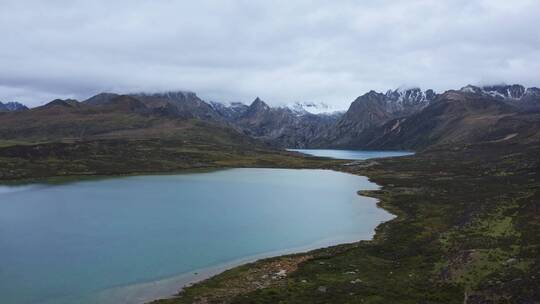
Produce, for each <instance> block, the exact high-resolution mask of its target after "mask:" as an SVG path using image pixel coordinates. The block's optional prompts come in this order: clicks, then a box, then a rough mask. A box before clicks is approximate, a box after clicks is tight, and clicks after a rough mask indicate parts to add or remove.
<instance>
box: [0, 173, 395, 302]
mask: <svg viewBox="0 0 540 304" xmlns="http://www.w3.org/2000/svg"><path fill="white" fill-rule="evenodd" d="M377 188H378V187H377V185H375V184H373V183H371V182H369V181H368V180H367V178H365V177H361V176H355V175H351V174H345V173H340V172H335V171H327V170H288V169H230V170H220V171H213V172H202V173H185V174H176V175H150V176H133V177H118V178H106V179H95V180H86V181H78V182H71V183H64V184H30V185H25V186H0V248H1V250H0V295H1V296H0V297H1V300H2V302H3V303H18V304H26V303H55V304H61V303H97V302H99V303H140V302H144V301H147V300H150V299H153V298H156V297H163V296H168V295H171V294H173V293H174V292H175V291H177V290H178V289H179V287H180V286H181V285H179V284H185V283H186V282H189V281H190V280H193V279H197V278H201V276H205V275H210V274H213V273H215V272H217V271H220V270H223V269H225V268H227V267H230V266H231V265H235V264H238V263H241V262H245V261H251V260H254V259H256V258H260V257H266V256H270V255H278V254H283V253H288V252H295V251H300V250H308V249H313V248H319V247H323V246H328V245H333V244H337V243H343V242H352V241H357V240H361V239H370V238H371V237H372V235H373V233H374V228H375V227H376V226H377V225H378V224H379V223H381V222H383V221H387V220H389V219H391V218H392V217H393V216H392V215H390V214H389V213H387V212H386V211H384V210H382V209H380V208H377V207H376V200H375V199H373V198H368V197H362V196H359V195H357V191H358V190H361V189H377ZM195 272H197V274H195ZM198 276H199V277H198Z"/></svg>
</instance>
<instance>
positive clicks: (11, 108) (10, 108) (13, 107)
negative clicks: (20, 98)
mask: <svg viewBox="0 0 540 304" xmlns="http://www.w3.org/2000/svg"><path fill="white" fill-rule="evenodd" d="M24 110H28V107H27V106H25V105H23V104H22V103H19V102H14V101H10V102H6V103H2V102H0V112H2V111H4V112H16V111H24Z"/></svg>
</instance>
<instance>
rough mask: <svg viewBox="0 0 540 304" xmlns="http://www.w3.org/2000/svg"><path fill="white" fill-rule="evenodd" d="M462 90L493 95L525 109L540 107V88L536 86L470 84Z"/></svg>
mask: <svg viewBox="0 0 540 304" xmlns="http://www.w3.org/2000/svg"><path fill="white" fill-rule="evenodd" d="M460 91H462V92H467V93H475V94H480V95H484V96H489V97H493V98H495V99H498V100H502V101H505V102H506V103H509V104H512V105H514V106H518V107H520V108H524V109H533V108H540V89H539V88H535V87H531V88H525V87H524V86H522V85H520V84H512V85H505V84H502V85H490V86H482V87H477V86H473V85H468V86H465V87H463V88H461V89H460Z"/></svg>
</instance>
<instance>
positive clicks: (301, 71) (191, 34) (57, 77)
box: [0, 0, 540, 108]
mask: <svg viewBox="0 0 540 304" xmlns="http://www.w3.org/2000/svg"><path fill="white" fill-rule="evenodd" d="M537 28H540V2H538V1H527V0H516V1H511V2H508V1H499V0H496V1H495V0H489V1H488V0H473V1H465V0H455V1H428V0H409V1H401V0H398V1H384V0H383V1H353V0H351V1H323V0H320V1H307V0H306V1H304V0H299V1H279V0H278V1H246V0H242V1H240V0H239V1H209V0H199V1H196V2H193V1H172V0H164V1H149V0H144V1H143V0H140V1H127V0H119V1H104V0H96V1H82V0H79V1H77V0H74V1H60V0H53V1H38V0H27V1H15V0H3V1H2V2H1V3H0V37H2V47H0V100H20V101H23V102H26V103H28V104H30V105H39V104H43V103H45V102H47V101H48V100H50V99H53V98H57V97H64V98H66V97H72V98H78V99H83V98H86V97H89V96H91V95H93V94H95V93H98V92H101V91H115V92H133V91H162V90H177V89H185V90H192V91H195V92H197V93H198V94H199V95H200V96H201V97H203V98H205V99H212V100H221V101H244V102H249V101H251V100H252V99H253V98H254V97H255V96H261V97H262V98H263V99H265V100H267V101H269V102H270V103H273V104H281V103H285V102H291V101H299V100H302V101H323V102H326V103H330V104H334V105H335V106H337V107H343V108H345V107H346V106H347V105H348V104H349V103H350V102H351V101H352V100H353V99H354V98H355V97H356V96H358V95H360V94H362V93H364V92H365V91H367V90H370V89H376V90H387V89H390V88H395V87H399V86H403V85H407V86H411V85H417V86H421V87H423V88H434V89H436V90H438V91H442V90H445V89H449V88H456V87H461V86H463V85H465V84H467V83H473V84H480V83H491V82H497V83H501V82H507V83H523V84H524V85H528V86H538V85H539V83H538V81H539V78H538V71H539V70H540V63H539V59H540V35H538V34H537V32H536V31H537V30H536V29H537Z"/></svg>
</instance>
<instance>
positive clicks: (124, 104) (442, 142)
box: [0, 85, 540, 304]
mask: <svg viewBox="0 0 540 304" xmlns="http://www.w3.org/2000/svg"><path fill="white" fill-rule="evenodd" d="M539 96H540V95H539V94H538V89H536V88H524V87H523V86H519V85H512V86H489V87H474V86H466V87H463V88H461V89H459V90H449V91H446V92H442V93H435V92H434V91H432V90H426V91H422V90H420V89H405V90H403V89H399V90H393V91H392V90H391V91H388V92H387V93H377V92H375V91H371V92H368V93H366V94H364V95H361V96H360V97H358V98H357V99H356V100H354V101H353V103H352V104H351V106H350V108H349V109H348V111H346V112H344V113H343V112H324V111H322V112H321V111H313V109H310V110H311V111H312V112H313V113H312V112H309V111H307V110H306V111H304V110H302V109H301V108H299V107H297V106H296V107H285V106H283V107H271V106H269V105H268V104H266V103H265V102H264V101H263V100H261V99H260V98H256V99H255V100H254V101H253V102H252V103H251V104H250V105H244V104H239V103H231V104H219V103H214V102H206V101H204V100H202V99H200V98H199V97H198V96H197V95H196V94H195V93H190V92H169V93H152V94H150V93H144V94H142V93H141V94H127V95H120V94H113V93H102V94H98V95H96V96H94V97H91V98H90V99H87V100H85V101H82V102H80V101H76V100H54V101H51V102H49V103H47V104H45V105H43V106H40V107H35V108H31V109H28V108H25V107H24V106H17V107H15V106H13V104H10V105H11V106H9V107H6V106H4V107H2V108H0V111H1V112H0V125H1V126H2V127H1V128H0V180H2V182H3V183H4V184H10V185H16V184H25V183H28V182H36V181H39V182H43V181H47V182H54V183H62V182H66V181H71V180H74V179H75V180H78V179H82V178H84V179H86V178H89V177H91V178H94V177H100V176H121V175H142V174H156V173H163V172H167V173H178V172H187V171H190V170H213V169H223V168H289V169H300V168H304V169H307V168H309V169H331V170H335V171H340V172H346V173H352V174H356V175H361V176H367V177H368V178H370V180H372V181H373V182H375V183H377V184H378V185H380V186H382V188H381V189H380V190H370V191H361V194H362V195H367V196H371V197H374V198H376V199H378V200H379V206H381V207H382V208H384V209H386V210H387V211H389V212H391V213H392V214H394V215H396V216H397V218H395V219H393V220H391V221H389V222H385V223H383V224H381V225H379V226H378V227H377V229H376V234H375V236H374V238H373V240H371V241H367V240H366V241H360V242H354V243H350V244H344V245H337V246H332V247H328V248H323V249H317V250H314V251H310V252H307V253H298V254H293V255H286V256H279V257H274V258H269V259H263V260H260V261H257V262H253V263H250V264H246V265H242V266H238V267H235V268H232V269H230V270H227V271H225V272H223V273H221V274H219V275H217V276H214V277H212V278H210V279H208V280H204V281H202V282H200V283H197V284H194V285H193V286H190V287H187V288H185V289H183V290H182V291H181V293H180V294H179V295H178V296H175V297H172V298H170V299H164V300H159V301H157V302H156V303H276V302H287V303H307V302H309V303H328V302H332V301H335V302H343V303H345V302H355V303H356V302H358V303H362V302H364V303H389V302H400V303H419V302H424V303H463V302H464V301H465V302H466V303H469V304H471V303H473V304H475V303H478V304H480V303H497V302H505V301H506V302H509V303H533V302H534V301H537V300H538V299H539V292H540V291H539V290H538V288H537V287H538V286H540V282H539V281H538V280H539V278H540V268H539V267H540V265H539V261H538V258H537V257H538V255H539V252H538V250H539V246H540V240H539V239H538V235H540V231H539V230H538V229H539V226H538V223H539V222H540V219H539V218H538V214H540V213H539V212H538V202H539V201H540V200H539V199H538V195H539V192H538V191H539V189H538V188H539V185H540V181H539V178H540V177H539V172H540V159H539V157H538V155H539V151H540V144H539V143H540V110H539V104H540V99H539ZM2 105H4V104H2ZM285 148H288V149H303V148H316V149H336V148H339V149H352V150H358V149H366V150H408V151H414V152H415V153H414V155H409V156H403V157H395V158H377V159H367V160H353V161H351V160H347V159H331V158H325V157H318V156H306V155H303V154H300V153H296V152H294V151H287V150H285ZM300 151H302V150H300ZM339 153H343V151H341V152H339V151H338V152H337V154H339ZM321 156H322V155H321ZM338 158H339V157H338ZM343 158H346V157H343ZM357 190H360V189H357ZM282 270H285V273H283V272H282ZM276 273H281V274H280V275H279V276H276ZM181 287H182V286H178V289H180V288H181Z"/></svg>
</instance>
